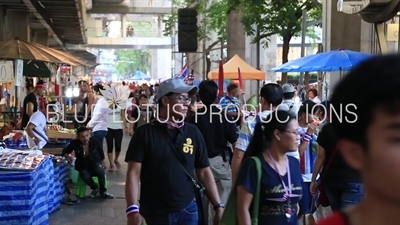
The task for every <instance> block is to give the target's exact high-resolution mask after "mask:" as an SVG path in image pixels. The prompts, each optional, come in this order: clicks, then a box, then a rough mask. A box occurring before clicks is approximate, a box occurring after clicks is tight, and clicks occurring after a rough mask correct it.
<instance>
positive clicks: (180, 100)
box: [168, 96, 192, 104]
mask: <svg viewBox="0 0 400 225" xmlns="http://www.w3.org/2000/svg"><path fill="white" fill-rule="evenodd" d="M168 98H170V99H177V100H178V101H179V102H180V103H187V104H190V103H191V102H192V98H186V97H183V96H179V97H168Z"/></svg>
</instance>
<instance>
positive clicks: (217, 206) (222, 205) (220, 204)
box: [214, 203, 225, 210]
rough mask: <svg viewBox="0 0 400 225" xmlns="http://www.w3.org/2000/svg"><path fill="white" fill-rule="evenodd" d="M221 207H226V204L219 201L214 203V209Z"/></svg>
mask: <svg viewBox="0 0 400 225" xmlns="http://www.w3.org/2000/svg"><path fill="white" fill-rule="evenodd" d="M219 208H223V209H225V204H223V203H219V204H216V205H214V210H217V209H219Z"/></svg>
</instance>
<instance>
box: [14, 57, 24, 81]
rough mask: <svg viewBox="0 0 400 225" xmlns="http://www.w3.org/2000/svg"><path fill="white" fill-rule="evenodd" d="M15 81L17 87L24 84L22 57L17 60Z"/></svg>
mask: <svg viewBox="0 0 400 225" xmlns="http://www.w3.org/2000/svg"><path fill="white" fill-rule="evenodd" d="M14 71H15V83H14V85H15V86H16V87H22V86H23V85H24V76H23V73H24V61H23V60H21V59H16V60H15V70H14Z"/></svg>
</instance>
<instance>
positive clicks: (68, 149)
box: [62, 140, 75, 156]
mask: <svg viewBox="0 0 400 225" xmlns="http://www.w3.org/2000/svg"><path fill="white" fill-rule="evenodd" d="M74 143H75V142H74V141H73V140H72V141H71V142H70V143H69V144H68V146H67V147H65V148H64V149H63V150H62V155H63V156H66V155H69V154H71V153H72V152H73V151H74Z"/></svg>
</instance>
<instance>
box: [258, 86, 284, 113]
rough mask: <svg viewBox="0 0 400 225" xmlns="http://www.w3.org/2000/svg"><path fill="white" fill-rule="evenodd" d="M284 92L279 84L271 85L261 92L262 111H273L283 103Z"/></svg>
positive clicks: (264, 87)
mask: <svg viewBox="0 0 400 225" xmlns="http://www.w3.org/2000/svg"><path fill="white" fill-rule="evenodd" d="M282 99H283V90H282V87H281V86H279V85H278V84H273V83H269V84H266V85H264V86H263V87H262V88H261V90H260V104H261V107H262V110H272V109H273V108H276V107H278V106H279V105H280V104H281V103H282Z"/></svg>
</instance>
